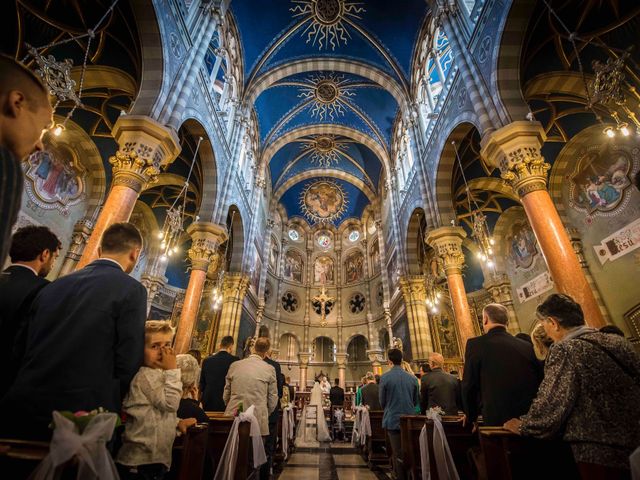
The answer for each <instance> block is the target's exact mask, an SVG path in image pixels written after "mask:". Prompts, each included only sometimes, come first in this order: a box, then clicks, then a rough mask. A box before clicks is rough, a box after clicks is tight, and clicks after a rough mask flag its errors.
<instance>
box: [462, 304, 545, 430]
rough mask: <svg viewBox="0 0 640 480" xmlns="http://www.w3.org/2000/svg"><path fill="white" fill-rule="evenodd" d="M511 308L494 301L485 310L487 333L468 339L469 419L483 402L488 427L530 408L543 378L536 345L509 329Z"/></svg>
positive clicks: (466, 403)
mask: <svg viewBox="0 0 640 480" xmlns="http://www.w3.org/2000/svg"><path fill="white" fill-rule="evenodd" d="M508 321H509V316H508V313H507V309H506V308H505V307H504V306H502V305H500V304H497V303H491V304H489V305H487V306H486V307H484V310H483V311H482V324H483V326H484V331H485V332H486V333H485V334H484V335H482V336H480V337H476V338H471V339H469V340H468V341H467V348H466V351H465V361H464V375H463V380H462V401H463V406H464V411H465V414H466V421H467V422H475V421H476V419H477V417H478V414H479V405H480V404H481V405H482V419H483V423H484V425H486V426H502V425H503V424H504V422H506V421H507V420H509V419H511V418H516V417H519V416H520V415H524V414H525V413H527V412H528V411H529V407H530V406H531V402H532V401H533V399H534V398H535V396H536V393H537V391H538V386H539V385H540V382H541V381H542V376H543V373H542V368H541V366H540V362H538V360H537V359H536V356H535V354H534V352H533V346H532V345H531V344H530V343H527V342H525V341H523V340H520V339H518V338H515V337H513V336H512V335H511V334H510V333H509V332H507V329H506V326H507V322H508Z"/></svg>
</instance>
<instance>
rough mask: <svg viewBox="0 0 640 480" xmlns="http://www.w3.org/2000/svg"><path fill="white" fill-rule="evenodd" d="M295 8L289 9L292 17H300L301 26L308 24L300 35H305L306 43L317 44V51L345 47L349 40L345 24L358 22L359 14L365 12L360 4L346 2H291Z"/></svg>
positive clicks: (331, 0) (299, 0)
mask: <svg viewBox="0 0 640 480" xmlns="http://www.w3.org/2000/svg"><path fill="white" fill-rule="evenodd" d="M292 2H293V3H295V4H296V5H295V7H292V8H290V9H289V11H290V12H291V13H293V17H294V18H296V17H301V18H302V24H304V23H306V22H309V24H308V25H307V28H305V29H304V30H303V31H302V34H301V35H304V34H305V33H306V34H307V43H309V42H311V44H312V45H315V44H316V42H317V43H318V50H322V49H323V48H329V47H331V50H335V49H336V46H339V45H341V44H344V45H346V44H347V40H348V39H349V38H351V35H350V34H349V32H348V30H347V28H346V24H348V23H351V22H352V21H353V20H355V19H357V20H360V19H361V18H362V17H360V15H359V14H361V13H363V12H365V11H366V10H365V9H364V8H363V7H361V6H360V5H362V4H363V3H362V2H347V1H345V0H292Z"/></svg>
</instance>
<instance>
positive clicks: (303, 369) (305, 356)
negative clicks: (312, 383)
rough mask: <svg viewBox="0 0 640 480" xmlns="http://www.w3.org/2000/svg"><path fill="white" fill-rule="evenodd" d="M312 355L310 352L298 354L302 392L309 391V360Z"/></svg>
mask: <svg viewBox="0 0 640 480" xmlns="http://www.w3.org/2000/svg"><path fill="white" fill-rule="evenodd" d="M310 358H311V354H310V353H309V352H301V353H298V360H299V361H300V391H301V392H306V391H307V368H308V367H309V359H310Z"/></svg>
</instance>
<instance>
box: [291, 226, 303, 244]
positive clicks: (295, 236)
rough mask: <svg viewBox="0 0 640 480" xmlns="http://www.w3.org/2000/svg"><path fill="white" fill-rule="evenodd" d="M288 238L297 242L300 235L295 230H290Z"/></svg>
mask: <svg viewBox="0 0 640 480" xmlns="http://www.w3.org/2000/svg"><path fill="white" fill-rule="evenodd" d="M289 238H290V239H291V240H293V241H294V242H297V241H298V240H300V234H299V233H298V231H297V230H296V229H295V228H292V229H291V230H289Z"/></svg>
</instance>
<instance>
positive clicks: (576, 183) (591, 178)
mask: <svg viewBox="0 0 640 480" xmlns="http://www.w3.org/2000/svg"><path fill="white" fill-rule="evenodd" d="M632 163H633V162H632V159H631V156H630V155H629V154H628V153H627V152H626V151H624V150H622V149H617V148H616V147H611V148H610V147H607V148H604V149H598V150H596V149H592V150H588V151H587V152H586V153H585V154H584V155H583V156H582V157H581V158H580V159H579V160H578V162H577V166H576V170H575V171H574V173H573V175H572V176H571V184H570V187H569V199H570V202H571V204H572V205H573V206H574V207H575V208H576V209H577V210H580V211H586V212H587V213H589V214H592V213H594V212H597V211H599V212H609V211H611V210H613V209H615V208H616V207H617V206H618V205H619V203H620V201H621V200H622V197H623V193H624V190H625V189H626V188H627V187H628V186H629V185H631V180H630V178H629V174H630V172H631V167H632Z"/></svg>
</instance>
